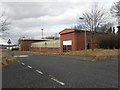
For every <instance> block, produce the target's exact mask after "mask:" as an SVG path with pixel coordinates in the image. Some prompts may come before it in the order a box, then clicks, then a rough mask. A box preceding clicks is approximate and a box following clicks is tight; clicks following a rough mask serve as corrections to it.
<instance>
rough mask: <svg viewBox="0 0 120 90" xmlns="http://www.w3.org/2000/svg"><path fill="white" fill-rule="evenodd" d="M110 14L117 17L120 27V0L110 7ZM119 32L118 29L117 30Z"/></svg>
mask: <svg viewBox="0 0 120 90" xmlns="http://www.w3.org/2000/svg"><path fill="white" fill-rule="evenodd" d="M111 13H112V14H113V15H114V16H116V17H118V25H119V26H120V0H118V1H117V2H115V3H114V5H113V6H112V7H111ZM118 32H120V29H119V30H118Z"/></svg>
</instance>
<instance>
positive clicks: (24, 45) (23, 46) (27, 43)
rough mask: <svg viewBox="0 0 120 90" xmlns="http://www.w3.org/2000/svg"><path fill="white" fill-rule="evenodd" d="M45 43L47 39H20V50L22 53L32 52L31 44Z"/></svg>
mask: <svg viewBox="0 0 120 90" xmlns="http://www.w3.org/2000/svg"><path fill="white" fill-rule="evenodd" d="M43 41H47V39H40V40H35V39H19V50H20V51H30V47H31V43H35V42H43Z"/></svg>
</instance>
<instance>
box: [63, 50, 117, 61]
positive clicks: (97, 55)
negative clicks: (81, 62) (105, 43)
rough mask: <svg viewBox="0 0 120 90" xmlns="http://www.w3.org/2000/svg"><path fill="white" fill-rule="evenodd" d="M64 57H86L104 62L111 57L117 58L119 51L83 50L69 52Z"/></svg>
mask: <svg viewBox="0 0 120 90" xmlns="http://www.w3.org/2000/svg"><path fill="white" fill-rule="evenodd" d="M63 55H72V56H84V57H91V58H94V59H95V60H103V59H108V58H111V57H117V56H118V49H94V51H92V50H86V51H85V50H81V51H77V52H67V53H64V54H63Z"/></svg>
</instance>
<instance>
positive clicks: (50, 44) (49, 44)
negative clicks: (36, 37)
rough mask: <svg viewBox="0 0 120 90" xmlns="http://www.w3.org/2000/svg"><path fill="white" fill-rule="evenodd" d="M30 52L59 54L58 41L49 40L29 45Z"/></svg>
mask: <svg viewBox="0 0 120 90" xmlns="http://www.w3.org/2000/svg"><path fill="white" fill-rule="evenodd" d="M30 51H34V52H35V51H37V52H45V53H60V40H59V39H58V40H49V41H43V42H37V43H32V44H31V49H30Z"/></svg>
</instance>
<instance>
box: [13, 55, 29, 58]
mask: <svg viewBox="0 0 120 90" xmlns="http://www.w3.org/2000/svg"><path fill="white" fill-rule="evenodd" d="M14 57H21V58H22V57H28V55H17V56H14Z"/></svg>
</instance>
